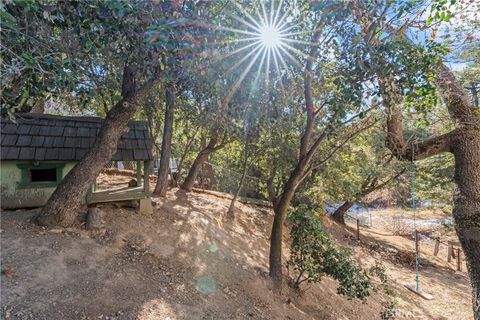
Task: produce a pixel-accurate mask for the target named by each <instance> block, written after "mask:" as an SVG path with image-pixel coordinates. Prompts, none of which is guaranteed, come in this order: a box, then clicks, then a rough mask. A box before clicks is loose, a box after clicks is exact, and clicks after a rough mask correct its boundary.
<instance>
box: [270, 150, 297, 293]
mask: <svg viewBox="0 0 480 320" xmlns="http://www.w3.org/2000/svg"><path fill="white" fill-rule="evenodd" d="M305 168H306V163H305V161H304V160H303V159H300V161H299V162H298V163H297V166H296V167H295V169H294V170H293V171H292V173H291V175H290V178H289V179H288V181H287V183H286V184H285V187H284V188H283V192H282V194H281V196H280V199H279V200H278V202H277V205H276V206H275V207H274V210H273V211H274V212H275V216H274V218H273V225H272V233H271V235H270V257H269V264H270V270H269V274H270V277H271V278H272V280H273V282H274V284H275V286H277V287H280V286H281V284H282V280H283V279H282V278H283V275H282V274H283V273H282V242H283V241H282V240H283V223H284V222H285V218H286V217H287V213H288V208H289V206H290V203H291V201H292V199H293V196H294V195H295V191H296V190H297V187H298V182H299V181H300V178H301V176H302V175H303V172H304V170H305Z"/></svg>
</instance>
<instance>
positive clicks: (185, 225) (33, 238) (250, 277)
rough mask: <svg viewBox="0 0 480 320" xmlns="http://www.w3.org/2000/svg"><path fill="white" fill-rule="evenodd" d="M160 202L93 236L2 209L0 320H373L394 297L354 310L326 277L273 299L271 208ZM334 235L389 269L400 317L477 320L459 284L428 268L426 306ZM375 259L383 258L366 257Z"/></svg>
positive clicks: (119, 215) (212, 201)
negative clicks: (230, 216)
mask: <svg viewBox="0 0 480 320" xmlns="http://www.w3.org/2000/svg"><path fill="white" fill-rule="evenodd" d="M154 200H155V201H156V202H157V206H156V207H155V210H154V214H153V215H151V216H143V215H139V214H138V213H136V211H135V209H131V208H119V207H115V206H108V205H105V206H103V208H104V210H105V211H106V212H107V218H106V223H105V226H106V229H105V231H104V232H97V233H94V232H93V233H92V232H87V231H85V230H82V229H81V228H76V229H67V230H60V229H53V230H46V229H43V228H40V227H38V226H35V225H33V224H32V223H31V222H30V218H31V217H32V216H33V215H34V214H35V213H36V212H35V211H7V212H2V214H1V220H2V221H1V222H2V226H1V229H2V231H1V234H0V235H1V240H2V242H1V244H2V251H1V258H2V276H1V281H2V283H1V286H2V290H1V309H0V310H1V318H2V319H48V320H50V319H92V320H93V319H111V320H112V319H141V320H146V319H378V318H379V313H380V311H381V310H382V303H384V302H386V301H387V300H388V299H389V298H388V297H385V296H384V295H383V294H382V293H378V294H375V295H374V296H372V297H371V298H370V299H369V300H368V303H367V304H362V303H361V302H359V301H348V300H346V299H345V298H343V297H341V296H338V295H337V294H336V283H335V282H334V281H332V280H330V279H325V280H323V281H322V283H321V284H319V285H315V286H312V288H311V289H310V290H309V291H307V292H306V293H305V294H303V295H301V296H299V295H298V294H297V293H295V292H293V291H290V290H286V291H285V292H284V293H283V295H281V296H279V295H275V294H274V293H273V292H272V290H271V284H270V282H269V280H268V276H267V262H268V235H269V231H270V225H271V220H272V213H271V212H270V211H269V210H267V209H265V208H259V207H252V206H247V205H243V204H239V205H238V208H239V210H238V211H237V213H236V219H235V221H229V220H226V219H225V218H224V213H225V212H226V210H227V208H228V205H229V201H228V200H226V199H219V198H216V197H214V196H212V195H203V194H185V193H184V192H182V191H179V190H177V189H174V190H173V191H171V192H169V195H168V199H167V200H161V199H154ZM329 228H332V231H333V233H334V234H335V236H336V237H337V238H338V239H339V241H341V242H343V243H345V244H350V245H352V246H353V248H354V250H355V252H356V255H357V257H358V258H359V261H360V262H361V263H362V264H369V263H373V261H374V259H379V260H385V261H386V266H387V269H388V273H389V275H391V277H392V278H394V280H393V282H392V283H393V286H394V289H395V291H397V292H398V300H399V309H400V311H401V312H404V314H403V316H405V317H407V316H408V315H409V314H411V315H413V316H414V317H415V318H416V319H432V318H433V319H462V320H463V319H470V318H471V310H470V306H469V303H470V298H469V289H468V281H467V280H466V279H465V278H464V277H460V278H459V279H457V278H455V277H456V275H455V274H454V273H452V272H450V271H449V270H445V269H439V268H437V267H436V266H433V267H432V268H431V269H426V270H425V271H423V272H424V274H425V275H424V276H425V279H426V283H430V282H431V285H432V288H434V289H435V291H442V294H441V295H436V294H435V293H434V295H436V300H434V301H433V302H424V301H421V299H419V298H418V297H415V296H414V295H412V294H411V293H409V292H407V291H406V289H402V288H403V282H411V280H412V279H413V278H412V272H411V270H410V269H409V268H408V267H404V266H402V265H398V264H395V263H394V262H390V261H388V260H386V259H385V256H384V255H383V254H382V253H381V252H382V251H381V250H378V249H377V250H374V249H372V248H371V246H370V245H369V242H368V241H367V240H366V239H365V240H364V241H363V242H362V243H360V244H359V243H357V242H356V241H353V240H351V239H350V238H349V237H348V233H346V232H344V231H342V230H335V227H334V226H330V227H329ZM371 241H372V243H375V242H374V239H372V240H371ZM379 241H380V239H379ZM394 242H396V241H394ZM394 245H395V243H394V244H391V243H387V242H385V243H382V244H381V246H385V247H388V246H392V247H393V246H394ZM374 251H377V252H380V255H379V256H378V257H376V256H375V255H374V256H373V257H370V255H372V254H374V253H372V252H374ZM428 277H430V278H428ZM427 279H428V280H427ZM437 297H438V298H437ZM452 301H455V302H454V303H452Z"/></svg>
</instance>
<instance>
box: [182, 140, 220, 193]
mask: <svg viewBox="0 0 480 320" xmlns="http://www.w3.org/2000/svg"><path fill="white" fill-rule="evenodd" d="M217 140H218V134H216V133H215V134H214V135H213V136H212V137H211V138H210V141H209V142H208V145H207V146H206V147H205V148H203V149H202V151H200V153H199V154H198V155H197V157H196V158H195V161H193V164H192V166H191V167H190V171H188V175H187V177H186V178H185V181H184V182H183V184H182V186H181V189H182V190H185V191H188V192H190V191H192V188H193V185H194V184H195V180H196V179H197V175H198V172H199V171H200V169H201V168H202V164H203V163H204V162H205V161H207V159H208V156H209V155H210V154H211V153H212V152H213V151H215V145H216V144H217Z"/></svg>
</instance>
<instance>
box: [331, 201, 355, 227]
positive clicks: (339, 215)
mask: <svg viewBox="0 0 480 320" xmlns="http://www.w3.org/2000/svg"><path fill="white" fill-rule="evenodd" d="M354 203H355V202H352V201H345V202H344V203H343V204H342V205H341V206H340V207H338V208H337V210H335V212H333V213H332V215H331V216H330V218H332V219H333V220H335V221H337V222H338V223H340V224H345V214H346V213H347V211H348V209H350V208H351V207H352V206H353V205H354Z"/></svg>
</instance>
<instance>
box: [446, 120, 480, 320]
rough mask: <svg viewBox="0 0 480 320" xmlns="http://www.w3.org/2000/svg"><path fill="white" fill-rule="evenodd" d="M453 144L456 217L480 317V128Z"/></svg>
mask: <svg viewBox="0 0 480 320" xmlns="http://www.w3.org/2000/svg"><path fill="white" fill-rule="evenodd" d="M462 133H463V134H461V135H459V140H458V141H457V143H456V144H455V145H454V147H453V154H454V155H455V182H456V184H457V192H456V195H455V197H454V204H455V206H454V209H453V218H454V219H455V229H456V231H457V235H458V238H459V240H460V242H461V244H462V249H463V252H464V253H465V258H466V261H467V268H468V271H469V275H470V283H471V285H472V289H473V312H474V316H475V319H476V320H480V130H479V129H473V130H468V131H467V130H466V131H464V132H462Z"/></svg>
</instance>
